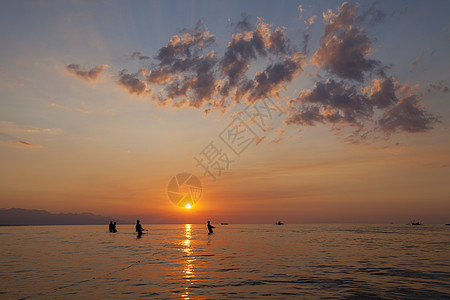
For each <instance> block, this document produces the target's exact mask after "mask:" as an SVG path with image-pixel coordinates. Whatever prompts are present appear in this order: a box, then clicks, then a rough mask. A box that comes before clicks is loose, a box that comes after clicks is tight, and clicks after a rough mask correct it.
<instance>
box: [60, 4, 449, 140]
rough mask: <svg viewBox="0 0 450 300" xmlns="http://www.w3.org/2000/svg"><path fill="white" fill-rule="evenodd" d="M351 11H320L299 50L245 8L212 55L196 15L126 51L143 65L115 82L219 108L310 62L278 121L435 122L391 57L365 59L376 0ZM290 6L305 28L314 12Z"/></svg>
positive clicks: (88, 75)
mask: <svg viewBox="0 0 450 300" xmlns="http://www.w3.org/2000/svg"><path fill="white" fill-rule="evenodd" d="M358 9H359V5H358V3H347V2H344V3H342V5H341V6H340V7H338V8H337V11H334V10H332V9H328V10H327V11H326V12H324V13H323V15H322V17H323V22H322V23H323V35H322V36H321V38H320V42H319V45H318V47H317V48H316V49H312V47H310V45H309V40H310V33H307V32H304V33H303V41H302V42H303V45H302V50H298V49H297V46H296V44H295V43H293V42H291V40H290V39H289V38H288V36H287V34H286V28H285V27H275V26H273V25H272V24H268V23H266V22H265V21H264V20H263V19H262V18H257V21H256V23H255V24H252V23H251V21H250V16H249V15H247V14H245V13H244V14H242V20H240V21H239V22H237V23H230V24H231V27H232V28H233V31H235V32H234V34H232V36H231V39H230V41H229V43H228V45H227V46H226V48H225V49H224V50H223V52H220V53H219V52H217V50H215V49H214V47H216V46H217V43H216V37H215V35H214V34H212V33H211V32H210V31H209V30H208V28H207V27H206V26H205V25H204V24H203V23H202V22H199V23H198V24H197V26H196V27H195V28H194V29H191V30H188V29H184V30H182V31H180V32H179V33H178V34H175V35H174V36H172V37H171V38H170V40H169V42H168V43H167V44H166V45H164V46H163V47H161V48H160V49H159V50H158V52H157V53H156V54H155V55H154V56H152V57H150V56H146V55H143V54H142V53H141V52H134V53H133V54H132V55H131V58H132V59H133V60H135V61H139V62H140V63H141V65H142V67H141V69H140V70H138V71H137V72H135V73H129V72H128V71H127V70H126V69H122V71H120V72H119V73H118V74H117V79H116V83H117V84H118V85H119V86H121V87H123V88H124V89H125V90H126V91H127V92H128V93H130V94H133V95H136V96H148V97H151V99H152V100H154V101H156V102H157V103H158V104H161V105H168V106H171V107H177V108H178V107H182V106H189V107H192V108H196V109H203V110H204V111H205V113H209V112H212V111H214V110H220V111H222V112H223V111H225V110H226V109H227V108H228V107H231V106H233V105H234V104H236V103H242V102H245V103H249V104H253V103H256V102H258V101H260V100H263V99H266V98H270V97H278V98H281V94H280V93H281V91H282V90H283V89H285V88H287V87H288V86H289V84H291V83H292V82H293V81H294V79H295V78H297V77H298V76H299V75H300V74H302V73H303V66H304V65H305V64H306V63H309V64H310V65H311V66H312V67H315V68H317V71H316V75H317V76H316V77H314V81H315V82H314V84H313V86H312V87H311V88H310V89H304V90H302V91H300V92H299V94H298V96H295V97H294V98H293V99H291V100H289V101H288V102H287V104H288V108H287V112H288V114H287V117H286V120H285V123H286V124H290V125H299V126H315V125H317V124H331V125H332V127H333V128H334V129H336V128H338V129H339V128H344V127H349V128H352V129H353V130H354V132H353V133H352V134H351V136H352V138H356V139H357V138H363V137H366V136H367V132H372V133H373V132H378V133H380V132H381V133H383V134H386V135H389V134H392V133H394V132H421V131H426V130H429V129H431V128H432V126H433V124H434V123H435V122H437V121H438V120H437V119H436V118H435V117H434V116H432V115H431V114H429V113H428V112H426V110H425V108H424V107H423V105H422V104H421V98H420V96H418V95H416V94H415V93H414V91H415V88H413V87H411V86H409V85H405V84H401V83H399V82H398V81H397V79H395V78H394V77H390V76H388V75H386V71H387V70H388V69H389V65H384V64H382V62H381V61H379V60H377V59H374V58H372V57H371V56H372V52H373V48H372V40H371V39H370V37H369V35H368V34H367V33H366V32H365V29H364V28H363V26H373V25H375V24H376V23H379V22H382V21H384V20H385V18H386V14H385V13H384V12H382V11H381V10H379V9H378V8H377V3H376V2H374V3H373V4H371V5H369V7H368V9H366V10H365V11H363V12H362V13H361V14H358ZM298 11H299V19H302V18H304V20H303V21H302V22H300V21H299V24H303V23H304V24H305V25H306V26H307V29H308V28H310V27H309V26H311V25H313V24H314V23H315V19H316V17H317V15H313V16H310V17H309V18H308V17H307V16H305V15H304V14H305V10H304V8H303V7H302V6H301V5H298ZM308 50H309V51H311V53H312V54H311V55H308V52H307V51H308ZM217 53H219V54H217ZM420 58H421V57H419V58H418V60H417V61H416V62H415V63H413V68H414V67H415V65H417V62H418V61H419V60H420ZM106 68H107V65H101V66H98V67H94V68H93V69H91V70H85V69H82V68H81V67H80V66H79V65H78V64H71V65H69V66H67V70H68V71H69V72H71V73H72V74H74V75H76V76H78V77H79V78H82V79H85V80H95V79H96V78H98V76H99V75H100V74H101V73H102V72H104V71H105V70H106ZM252 72H253V73H252ZM310 78H311V77H310ZM431 90H440V91H443V92H447V91H448V88H447V87H446V86H444V84H443V82H440V83H439V84H436V85H430V86H429V91H431Z"/></svg>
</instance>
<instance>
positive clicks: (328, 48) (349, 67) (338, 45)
mask: <svg viewBox="0 0 450 300" xmlns="http://www.w3.org/2000/svg"><path fill="white" fill-rule="evenodd" d="M357 11H358V4H357V3H352V4H350V3H347V2H344V3H343V4H342V6H341V7H339V11H338V13H337V14H335V13H333V11H332V10H331V9H329V10H328V12H326V13H324V14H323V19H324V22H325V30H324V35H323V37H322V39H321V42H320V47H319V49H318V50H317V51H316V52H315V53H314V57H313V62H314V63H315V64H316V65H317V66H318V67H321V68H324V69H325V70H327V71H328V72H330V73H331V74H334V75H337V76H338V77H341V78H345V79H352V80H357V81H359V82H362V81H363V79H364V73H365V72H369V71H372V70H374V69H375V67H377V66H379V65H380V62H379V61H377V60H374V59H370V58H368V56H369V55H370V52H371V41H370V39H369V37H368V36H367V35H366V34H365V32H364V30H363V29H362V28H360V27H359V26H358V20H359V18H358V17H357Z"/></svg>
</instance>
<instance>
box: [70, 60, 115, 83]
mask: <svg viewBox="0 0 450 300" xmlns="http://www.w3.org/2000/svg"><path fill="white" fill-rule="evenodd" d="M107 68H108V65H100V66H95V67H93V68H92V69H90V70H86V69H84V68H82V67H81V66H80V65H79V64H70V65H67V66H66V69H67V71H69V73H71V74H73V75H75V76H77V77H79V78H81V79H84V80H86V81H90V80H96V79H97V78H98V77H99V76H100V75H101V74H102V73H103V72H105V71H106V69H107Z"/></svg>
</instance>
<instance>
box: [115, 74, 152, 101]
mask: <svg viewBox="0 0 450 300" xmlns="http://www.w3.org/2000/svg"><path fill="white" fill-rule="evenodd" d="M140 74H141V72H137V73H134V74H129V73H128V71H127V70H126V69H123V70H122V71H120V73H119V78H118V79H117V81H116V83H117V84H118V85H119V86H121V87H123V88H124V89H125V90H127V91H128V92H129V93H130V94H136V95H137V96H140V95H148V94H150V93H151V91H149V90H147V83H146V82H145V81H142V80H140V79H139V75H140Z"/></svg>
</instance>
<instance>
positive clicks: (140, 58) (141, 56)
mask: <svg viewBox="0 0 450 300" xmlns="http://www.w3.org/2000/svg"><path fill="white" fill-rule="evenodd" d="M131 58H132V59H139V60H146V59H150V57H149V56H145V55H141V52H133V54H131Z"/></svg>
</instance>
